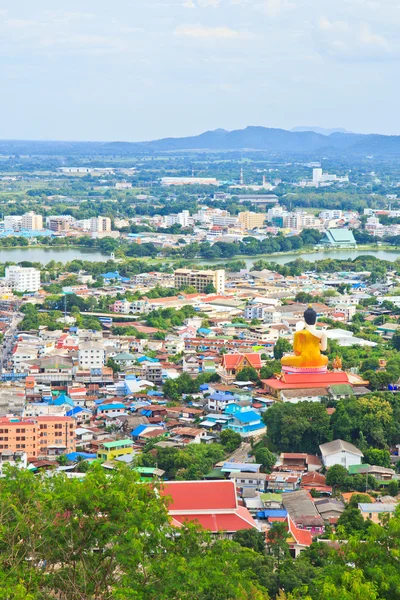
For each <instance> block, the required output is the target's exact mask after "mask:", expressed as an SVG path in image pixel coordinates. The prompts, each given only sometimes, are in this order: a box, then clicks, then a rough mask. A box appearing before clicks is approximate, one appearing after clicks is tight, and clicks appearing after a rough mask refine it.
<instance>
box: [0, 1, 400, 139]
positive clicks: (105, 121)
mask: <svg viewBox="0 0 400 600" xmlns="http://www.w3.org/2000/svg"><path fill="white" fill-rule="evenodd" d="M399 25H400V6H399V3H398V2H396V0H380V1H379V2H377V1H376V0H337V2H335V3H332V2H328V0H307V1H306V0H165V1H162V0H119V1H118V2H116V3H114V4H110V3H109V2H106V1H105V0H85V3H82V2H81V1H78V0H70V1H69V2H68V5H64V7H63V8H62V7H60V6H58V7H55V6H54V2H53V0H37V1H36V2H35V3H33V2H32V1H31V0H19V2H18V3H15V2H12V1H11V0H3V2H2V3H1V8H0V33H1V39H2V43H1V46H0V69H1V73H2V76H1V89H2V94H1V96H0V114H1V120H0V138H1V139H9V140H12V139H14V140H18V139H19V140H52V141H56V140H60V141H131V142H135V141H146V140H153V139H160V138H164V137H186V136H192V135H198V134H199V133H202V132H204V131H208V130H214V129H217V128H223V129H227V130H235V129H243V128H245V127H246V126H247V125H248V124H249V120H250V119H251V122H252V123H253V124H254V125H259V126H264V127H274V128H280V129H287V130H290V129H292V128H293V127H298V126H302V124H303V123H315V124H317V125H318V126H319V127H322V128H327V129H330V128H335V127H343V128H344V129H347V130H350V131H356V132H359V133H370V132H375V133H381V134H387V135H393V134H400V125H398V124H397V96H398V88H399V84H398V82H397V78H396V77H394V76H393V73H394V72H395V69H396V63H398V61H399V58H400V42H399V40H398V35H397V30H398V26H399Z"/></svg>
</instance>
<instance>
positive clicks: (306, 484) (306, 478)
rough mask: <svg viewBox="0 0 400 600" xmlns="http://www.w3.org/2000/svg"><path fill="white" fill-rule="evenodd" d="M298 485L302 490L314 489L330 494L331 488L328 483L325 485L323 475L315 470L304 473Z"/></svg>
mask: <svg viewBox="0 0 400 600" xmlns="http://www.w3.org/2000/svg"><path fill="white" fill-rule="evenodd" d="M300 487H301V489H302V490H307V491H311V490H315V491H316V492H319V493H320V494H324V495H329V496H330V495H331V494H332V488H331V487H330V486H329V485H326V477H325V475H322V473H317V472H316V471H312V472H309V473H305V474H304V475H303V476H302V478H301V483H300Z"/></svg>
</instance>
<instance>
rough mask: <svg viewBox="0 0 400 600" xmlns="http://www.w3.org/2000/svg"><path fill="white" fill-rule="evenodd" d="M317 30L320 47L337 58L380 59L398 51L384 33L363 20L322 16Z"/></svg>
mask: <svg viewBox="0 0 400 600" xmlns="http://www.w3.org/2000/svg"><path fill="white" fill-rule="evenodd" d="M317 31H318V33H317V38H318V43H319V45H320V47H321V49H322V50H323V51H324V52H326V53H328V54H330V55H332V56H336V57H338V58H345V59H350V60H366V59H369V60H374V59H375V60H382V59H385V58H392V56H393V54H397V52H398V49H395V48H393V47H391V44H390V43H389V40H388V39H386V37H385V36H384V35H382V34H381V33H376V32H374V31H372V29H371V26H370V24H369V23H366V22H363V21H361V22H360V21H355V22H347V21H339V20H337V21H335V20H331V19H329V18H327V17H325V16H324V17H321V18H320V19H319V21H318V27H317Z"/></svg>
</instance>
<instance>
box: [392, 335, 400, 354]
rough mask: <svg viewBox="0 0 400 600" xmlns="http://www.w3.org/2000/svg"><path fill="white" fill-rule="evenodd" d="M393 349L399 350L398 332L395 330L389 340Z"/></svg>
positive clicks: (399, 336)
mask: <svg viewBox="0 0 400 600" xmlns="http://www.w3.org/2000/svg"><path fill="white" fill-rule="evenodd" d="M390 341H391V344H392V346H393V348H394V349H395V350H400V332H399V331H397V332H396V333H395V334H394V335H393V337H392V339H391V340H390Z"/></svg>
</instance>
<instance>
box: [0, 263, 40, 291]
mask: <svg viewBox="0 0 400 600" xmlns="http://www.w3.org/2000/svg"><path fill="white" fill-rule="evenodd" d="M4 281H5V284H6V285H7V286H8V287H10V288H11V289H12V290H13V291H15V292H37V291H38V290H40V271H39V270H38V269H34V268H33V267H19V266H17V265H12V266H9V267H6V272H5V278H4Z"/></svg>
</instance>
